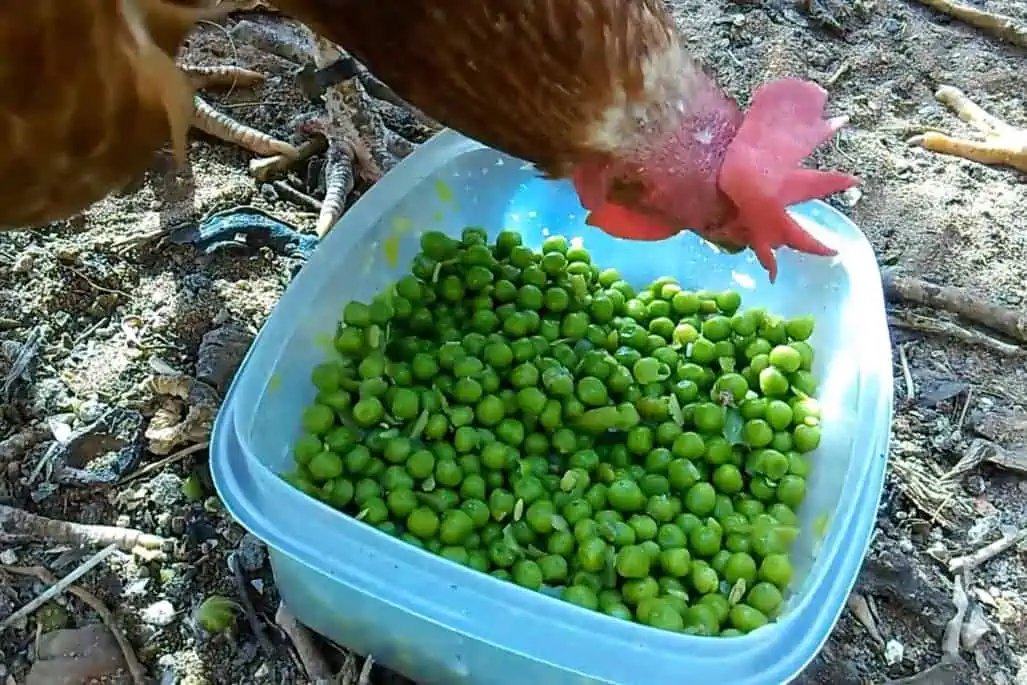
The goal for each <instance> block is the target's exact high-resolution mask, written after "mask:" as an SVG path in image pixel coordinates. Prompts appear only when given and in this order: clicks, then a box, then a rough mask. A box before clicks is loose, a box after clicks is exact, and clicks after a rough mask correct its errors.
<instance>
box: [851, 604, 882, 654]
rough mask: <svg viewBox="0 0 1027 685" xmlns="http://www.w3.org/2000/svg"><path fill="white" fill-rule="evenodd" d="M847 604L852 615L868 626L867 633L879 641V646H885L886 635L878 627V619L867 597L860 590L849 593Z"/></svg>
mask: <svg viewBox="0 0 1027 685" xmlns="http://www.w3.org/2000/svg"><path fill="white" fill-rule="evenodd" d="M846 605H847V606H848V608H849V611H850V612H851V613H852V615H853V616H855V617H856V620H857V621H859V622H860V624H862V626H863V627H864V628H866V630H867V633H869V634H870V637H871V638H873V640H874V642H876V643H877V646H878V647H883V646H884V637H882V636H881V631H880V629H879V628H878V627H877V621H876V620H874V615H873V613H872V612H871V611H870V605H869V604H868V603H867V598H866V597H864V596H863V595H862V594H860V593H858V592H853V593H852V594H851V595H849V599H848V601H847V602H846Z"/></svg>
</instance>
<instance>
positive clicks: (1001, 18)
mask: <svg viewBox="0 0 1027 685" xmlns="http://www.w3.org/2000/svg"><path fill="white" fill-rule="evenodd" d="M917 1H918V2H919V3H920V4H921V5H926V6H927V7H930V8H931V9H933V10H937V11H938V12H941V13H942V14H947V15H949V16H950V17H952V18H953V19H958V20H959V21H961V22H963V23H965V24H968V25H970V26H972V27H974V28H975V29H980V30H982V31H987V32H988V33H990V34H992V35H993V36H995V37H996V38H999V39H1001V40H1004V41H1006V42H1007V43H1011V44H1013V45H1018V46H1020V47H1022V48H1023V47H1027V28H1025V27H1024V26H1022V25H1021V24H1019V23H1018V22H1017V21H1016V20H1015V19H1013V18H1012V17H1007V16H1006V15H1004V14H996V13H994V12H985V11H984V10H979V9H977V8H975V7H970V6H969V5H964V4H962V3H958V2H954V1H953V0H917Z"/></svg>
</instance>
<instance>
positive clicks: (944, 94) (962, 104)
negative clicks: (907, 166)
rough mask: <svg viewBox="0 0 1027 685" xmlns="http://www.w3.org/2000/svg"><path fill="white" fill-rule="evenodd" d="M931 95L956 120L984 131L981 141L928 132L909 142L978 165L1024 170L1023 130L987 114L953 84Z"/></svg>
mask: <svg viewBox="0 0 1027 685" xmlns="http://www.w3.org/2000/svg"><path fill="white" fill-rule="evenodd" d="M934 96H935V97H936V98H937V99H938V101H939V102H941V103H942V104H944V105H945V106H947V107H948V108H949V109H951V110H952V111H954V112H955V113H956V115H957V116H959V118H960V119H962V120H963V121H965V122H967V123H968V124H970V125H971V126H973V127H974V128H976V129H977V130H979V131H980V132H981V133H982V134H984V140H967V139H963V138H954V137H952V136H949V135H946V134H944V133H936V132H928V133H924V134H922V135H918V136H914V137H913V138H910V140H909V142H910V143H911V144H914V145H919V146H920V147H922V148H925V149H927V150H931V151H932V152H938V153H941V154H945V155H953V156H955V157H962V158H963V159H968V160H971V161H974V162H979V163H981V164H988V165H992V166H1008V167H1012V168H1014V169H1017V170H1019V171H1023V172H1027V130H1025V129H1022V128H1015V127H1013V126H1010V125H1009V124H1007V123H1006V122H1004V121H1002V120H1001V119H999V118H998V117H995V116H993V115H991V114H989V113H988V112H987V111H985V110H984V109H983V108H982V107H980V106H979V105H977V104H976V103H975V102H974V101H973V100H971V99H970V98H969V97H967V96H966V94H964V93H963V92H962V91H961V90H959V89H958V88H954V87H953V86H942V87H941V88H939V89H938V92H937V93H935V95H934Z"/></svg>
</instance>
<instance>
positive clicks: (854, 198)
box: [838, 188, 863, 208]
mask: <svg viewBox="0 0 1027 685" xmlns="http://www.w3.org/2000/svg"><path fill="white" fill-rule="evenodd" d="M838 199H839V201H840V202H841V203H842V204H843V205H844V206H846V207H850V208H851V207H855V206H856V205H857V204H858V203H859V201H860V200H862V199H863V191H862V190H860V189H859V188H849V189H847V190H843V191H842V193H841V195H840V196H839V198H838Z"/></svg>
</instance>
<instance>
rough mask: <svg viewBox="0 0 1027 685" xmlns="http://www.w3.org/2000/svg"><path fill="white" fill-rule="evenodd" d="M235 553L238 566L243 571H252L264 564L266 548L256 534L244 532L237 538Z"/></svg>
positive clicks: (257, 569)
mask: <svg viewBox="0 0 1027 685" xmlns="http://www.w3.org/2000/svg"><path fill="white" fill-rule="evenodd" d="M235 555H236V559H238V561H239V566H241V567H242V569H243V570H244V571H248V572H250V573H253V572H255V571H259V570H260V569H261V568H262V567H263V566H264V561H265V559H266V558H267V550H266V549H265V548H264V543H263V542H261V541H260V539H259V538H257V536H255V535H253V534H252V533H246V535H244V536H243V537H242V539H241V540H239V546H238V547H236V550H235Z"/></svg>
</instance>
